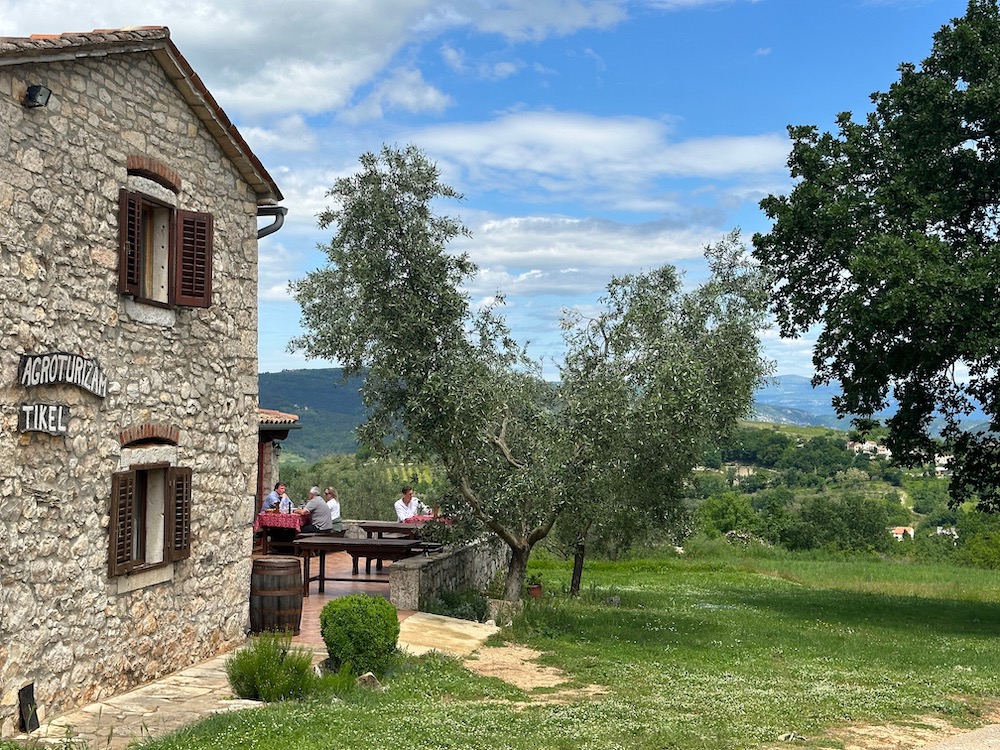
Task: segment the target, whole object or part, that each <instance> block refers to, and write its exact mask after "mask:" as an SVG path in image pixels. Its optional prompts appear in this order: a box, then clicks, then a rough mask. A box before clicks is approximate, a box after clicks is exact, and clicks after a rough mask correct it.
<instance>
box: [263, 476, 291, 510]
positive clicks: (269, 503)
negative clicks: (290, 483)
mask: <svg viewBox="0 0 1000 750" xmlns="http://www.w3.org/2000/svg"><path fill="white" fill-rule="evenodd" d="M282 497H288V495H287V494H286V493H285V483H284V482H278V483H277V484H276V485H274V489H273V490H271V491H270V492H269V493H268V494H267V497H265V498H264V502H263V503H262V504H261V506H260V509H261V510H271V508H277V507H278V504H279V503H280V502H281V499H282Z"/></svg>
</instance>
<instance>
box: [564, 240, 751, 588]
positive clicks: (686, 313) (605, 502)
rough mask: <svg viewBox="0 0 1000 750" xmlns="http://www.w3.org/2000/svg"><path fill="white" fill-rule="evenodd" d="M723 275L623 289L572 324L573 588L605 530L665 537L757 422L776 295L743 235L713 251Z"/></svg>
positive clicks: (567, 384)
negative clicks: (703, 467) (725, 444)
mask: <svg viewBox="0 0 1000 750" xmlns="http://www.w3.org/2000/svg"><path fill="white" fill-rule="evenodd" d="M705 255H706V258H707V259H708V262H709V267H710V269H711V275H710V277H709V279H708V280H707V281H706V282H705V283H703V284H701V285H699V286H697V287H694V288H692V289H687V290H686V289H685V286H684V283H683V282H684V280H683V277H682V276H681V275H680V274H679V273H678V272H677V271H676V269H674V268H673V267H671V266H663V267H661V268H658V269H655V270H653V271H650V272H648V273H645V274H640V275H631V276H624V277H618V278H614V279H612V281H611V282H610V283H609V285H608V288H607V294H606V295H605V297H604V298H603V299H602V300H601V302H602V304H601V310H600V312H599V313H598V314H597V315H595V316H594V317H592V318H584V317H583V316H582V315H581V314H580V313H578V312H570V313H568V314H567V316H566V317H565V319H564V324H563V326H564V332H565V336H566V342H567V354H566V357H565V362H564V364H563V367H562V369H561V390H560V396H561V399H562V401H563V403H564V404H565V410H566V414H567V417H568V426H567V430H568V435H569V436H570V438H571V440H572V442H573V446H574V449H573V451H572V456H573V458H574V462H573V464H572V466H573V467H574V469H575V470H576V471H577V472H578V475H579V477H580V481H578V482H577V483H576V484H577V487H578V489H577V490H576V493H577V494H586V493H595V492H596V493H605V494H604V495H603V496H598V497H592V498H589V502H585V501H582V500H581V501H578V502H576V503H575V504H574V513H573V514H572V515H571V516H569V517H568V518H567V519H566V523H568V524H570V525H571V528H572V529H573V531H572V533H571V534H570V536H571V537H572V538H574V539H575V543H576V554H575V558H576V560H575V562H576V564H575V566H574V575H573V581H572V584H571V588H572V590H574V591H575V590H578V588H579V584H580V574H581V572H582V565H583V555H584V548H585V544H586V540H587V537H588V534H589V532H590V530H591V529H592V528H593V527H594V525H595V524H596V527H597V528H600V527H604V530H605V532H606V533H607V531H608V530H610V531H611V533H614V532H615V531H616V530H617V529H620V528H621V527H622V526H623V525H626V529H625V531H626V533H627V532H628V531H631V530H632V529H634V528H635V526H636V525H637V524H636V522H637V520H641V519H645V520H646V521H647V522H648V525H649V526H651V527H652V528H657V527H659V528H662V527H663V526H664V525H666V524H667V523H669V522H670V521H671V518H672V517H673V516H675V514H676V513H677V511H678V509H679V505H680V500H681V498H682V497H683V494H684V491H683V490H684V487H683V485H684V483H685V481H686V480H687V479H688V478H689V476H690V473H691V469H692V468H694V467H695V466H696V465H697V464H698V463H699V461H701V459H702V457H703V456H704V455H705V454H706V452H707V451H708V450H710V449H713V448H718V447H719V445H720V441H721V440H722V439H723V438H725V437H726V436H727V435H728V434H729V433H730V432H731V431H732V430H733V429H734V428H735V427H736V425H737V424H738V421H739V420H740V419H744V418H746V417H748V416H749V415H750V412H751V410H752V407H753V399H754V394H755V392H756V390H757V388H758V387H759V386H760V385H761V382H762V380H763V378H764V377H765V376H766V375H767V374H768V373H769V372H770V367H771V366H770V364H769V363H768V362H766V361H765V360H764V359H763V357H762V356H761V347H760V338H759V331H760V329H761V328H763V327H764V325H765V319H764V318H765V314H766V309H767V287H766V284H765V279H764V277H763V275H762V274H761V273H760V271H759V270H758V269H757V268H756V267H754V266H753V265H752V264H750V263H749V262H748V261H747V258H746V252H745V248H744V247H743V245H742V243H741V242H740V239H739V233H738V232H733V233H732V234H730V235H729V236H728V237H726V238H724V239H723V240H722V241H720V242H719V243H717V244H716V245H713V246H709V247H708V248H706V251H705Z"/></svg>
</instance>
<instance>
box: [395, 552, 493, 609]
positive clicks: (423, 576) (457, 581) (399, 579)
mask: <svg viewBox="0 0 1000 750" xmlns="http://www.w3.org/2000/svg"><path fill="white" fill-rule="evenodd" d="M509 558H510V550H509V549H508V548H507V547H506V546H505V545H503V544H501V543H500V542H499V541H497V540H495V539H482V540H480V541H478V542H472V543H470V544H468V545H466V546H464V547H454V548H450V549H445V550H442V551H441V552H435V553H434V554H430V555H422V556H420V557H411V558H408V559H406V560H400V561H398V562H394V563H393V564H392V565H391V566H390V567H389V601H390V602H392V605H393V606H394V607H395V608H396V609H402V610H419V609H420V605H421V603H422V602H424V601H427V600H428V599H430V598H431V597H434V596H436V595H437V594H438V593H439V592H441V591H462V590H464V589H484V588H486V586H487V585H488V584H489V582H490V581H491V580H492V579H493V576H494V575H495V574H496V572H497V570H499V569H500V567H501V566H506V565H507V561H508V560H509Z"/></svg>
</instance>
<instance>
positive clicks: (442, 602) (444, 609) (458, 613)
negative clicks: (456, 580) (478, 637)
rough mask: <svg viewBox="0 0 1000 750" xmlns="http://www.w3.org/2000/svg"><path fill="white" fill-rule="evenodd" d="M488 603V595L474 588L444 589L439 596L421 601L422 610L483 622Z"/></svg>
mask: <svg viewBox="0 0 1000 750" xmlns="http://www.w3.org/2000/svg"><path fill="white" fill-rule="evenodd" d="M486 604H487V602H486V597H485V596H484V595H483V594H482V592H480V591H475V590H474V589H465V590H464V591H442V592H441V593H440V594H438V596H436V597H433V598H431V599H428V600H427V601H423V602H421V603H420V611H421V612H430V613H431V614H434V615H444V616H445V617H456V618H458V619H459V620H472V621H474V622H483V621H484V620H485V619H486Z"/></svg>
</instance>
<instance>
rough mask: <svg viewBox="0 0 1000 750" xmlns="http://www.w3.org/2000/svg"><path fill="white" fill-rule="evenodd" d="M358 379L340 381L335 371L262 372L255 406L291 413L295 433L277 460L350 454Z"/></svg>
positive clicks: (359, 412) (360, 410) (358, 407)
mask: <svg viewBox="0 0 1000 750" xmlns="http://www.w3.org/2000/svg"><path fill="white" fill-rule="evenodd" d="M362 382H363V381H362V379H361V378H358V377H355V378H350V379H348V380H344V379H343V371H342V370H340V369H339V368H336V369H334V368H331V369H319V370H282V371H281V372H262V373H260V376H259V383H260V385H259V387H260V405H261V406H262V407H264V408H265V409H277V410H278V411H283V412H287V413H290V414H297V415H298V417H299V424H300V425H301V428H300V429H298V430H292V431H291V432H290V433H289V434H288V439H287V440H285V441H284V442H283V443H282V448H283V450H284V454H283V456H282V461H283V462H285V461H291V460H294V459H295V458H296V457H299V458H301V459H303V460H305V461H310V462H312V461H317V460H319V459H320V458H322V457H323V456H329V455H332V454H335V453H354V452H355V451H356V450H357V442H356V441H355V438H354V429H355V427H357V426H358V425H359V424H361V422H362V421H363V420H364V414H365V409H364V405H363V404H362V403H361V396H360V394H359V392H358V391H359V389H360V388H361V384H362Z"/></svg>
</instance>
